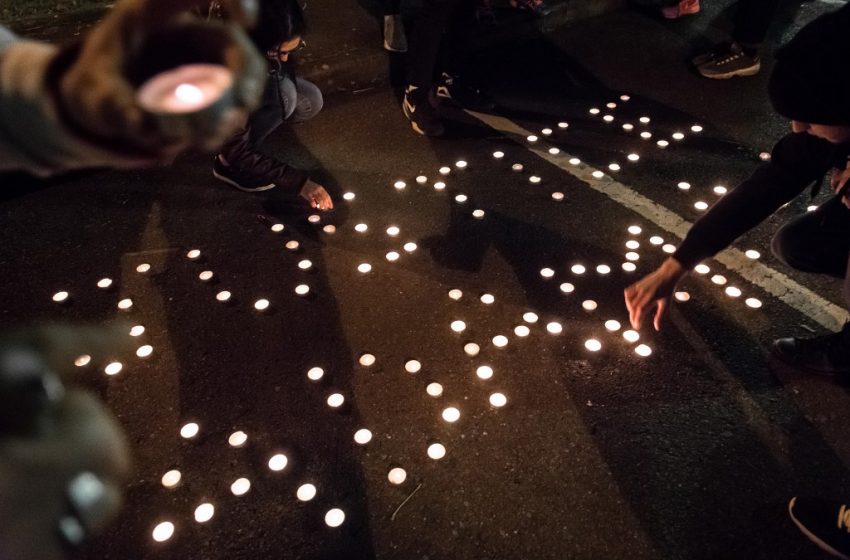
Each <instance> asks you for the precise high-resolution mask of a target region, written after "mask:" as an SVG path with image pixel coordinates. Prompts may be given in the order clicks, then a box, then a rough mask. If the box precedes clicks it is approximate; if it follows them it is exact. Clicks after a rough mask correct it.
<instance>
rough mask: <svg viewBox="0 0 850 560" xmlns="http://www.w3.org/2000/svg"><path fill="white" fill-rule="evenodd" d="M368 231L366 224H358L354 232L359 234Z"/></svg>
mask: <svg viewBox="0 0 850 560" xmlns="http://www.w3.org/2000/svg"><path fill="white" fill-rule="evenodd" d="M368 229H369V226H367V225H366V224H357V225H356V226H354V231H356V232H357V233H365V232H366V230H368Z"/></svg>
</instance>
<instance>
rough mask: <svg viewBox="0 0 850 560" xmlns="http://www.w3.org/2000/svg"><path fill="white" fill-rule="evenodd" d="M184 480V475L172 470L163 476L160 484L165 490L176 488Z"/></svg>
mask: <svg viewBox="0 0 850 560" xmlns="http://www.w3.org/2000/svg"><path fill="white" fill-rule="evenodd" d="M182 479H183V475H182V474H181V473H180V471H178V470H177V469H172V470H170V471H168V472H167V473H165V474H164V475H162V478H161V479H160V482H161V483H162V485H163V486H164V487H165V488H174V487H175V486H177V485H178V484H180V481H181V480H182Z"/></svg>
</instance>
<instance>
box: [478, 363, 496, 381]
mask: <svg viewBox="0 0 850 560" xmlns="http://www.w3.org/2000/svg"><path fill="white" fill-rule="evenodd" d="M475 375H477V376H478V377H479V378H480V379H490V378H491V377H493V368H491V367H490V366H480V367H479V368H478V369H476V370H475Z"/></svg>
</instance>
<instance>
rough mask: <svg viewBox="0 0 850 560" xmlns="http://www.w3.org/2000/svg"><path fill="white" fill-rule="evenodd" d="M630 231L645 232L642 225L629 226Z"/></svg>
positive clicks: (634, 232)
mask: <svg viewBox="0 0 850 560" xmlns="http://www.w3.org/2000/svg"><path fill="white" fill-rule="evenodd" d="M628 232H629V233H631V234H632V235H640V234H641V233H642V232H643V229H641V227H640V226H629V228H628Z"/></svg>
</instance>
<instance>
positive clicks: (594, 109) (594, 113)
mask: <svg viewBox="0 0 850 560" xmlns="http://www.w3.org/2000/svg"><path fill="white" fill-rule="evenodd" d="M588 113H590V114H591V115H598V114H599V113H600V111H599V109H597V108H596V107H593V108H592V109H590V110H589V111H588Z"/></svg>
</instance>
